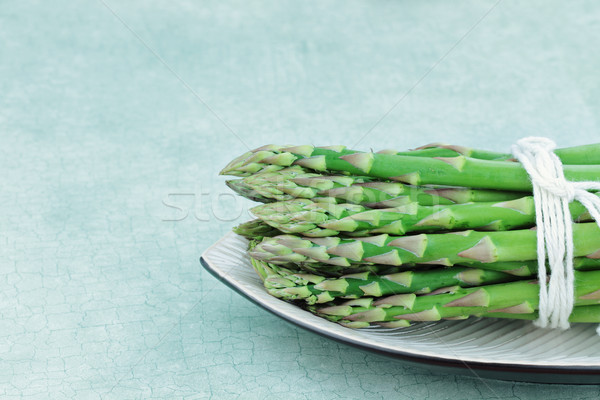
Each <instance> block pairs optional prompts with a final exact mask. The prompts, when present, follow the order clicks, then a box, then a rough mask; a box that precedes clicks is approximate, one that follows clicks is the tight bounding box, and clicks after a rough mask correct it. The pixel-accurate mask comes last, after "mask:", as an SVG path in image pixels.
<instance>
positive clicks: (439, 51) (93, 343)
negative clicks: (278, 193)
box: [0, 0, 600, 400]
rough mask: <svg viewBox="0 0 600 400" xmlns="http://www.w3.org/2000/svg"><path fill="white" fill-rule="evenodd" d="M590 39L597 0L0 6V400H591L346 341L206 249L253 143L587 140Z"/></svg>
mask: <svg viewBox="0 0 600 400" xmlns="http://www.w3.org/2000/svg"><path fill="white" fill-rule="evenodd" d="M599 40H600V5H598V3H597V2H594V1H591V0H590V1H571V2H560V1H533V2H518V1H516V0H504V1H499V2H495V1H489V0H488V1H463V2H446V1H441V0H440V1H427V2H421V1H413V2H410V1H372V2H358V1H318V2H317V1H310V2H294V1H269V2H263V1H227V2H220V1H202V2H200V1H197V2H193V1H178V2H172V1H166V0H165V1H141V0H140V1H115V0H104V1H97V0H86V1H78V2H72V1H65V0H54V1H17V0H4V1H1V2H0V135H1V136H0V137H1V139H2V141H1V143H0V168H1V173H0V263H1V265H0V266H1V268H0V317H1V318H0V398H2V399H20V398H23V399H48V398H52V399H63V398H69V399H70V398H76V399H178V398H186V399H204V398H215V399H235V398H244V399H264V398H266V399H278V398H282V397H287V398H294V399H325V398H327V399H331V398H334V399H335V398H357V399H363V398H369V399H371V398H373V399H377V398H384V397H385V398H399V399H431V400H435V399H476V398H485V399H490V398H500V399H535V398H545V399H560V398H565V397H568V398H577V399H584V398H589V399H594V398H597V397H598V396H599V393H600V390H599V388H598V387H593V386H592V387H590V386H588V387H568V386H551V385H528V384H513V383H506V382H496V381H482V380H479V379H477V378H476V377H456V376H447V375H438V374H434V373H431V372H429V371H428V370H427V369H419V368H412V367H407V366H404V365H403V364H401V363H398V362H394V361H389V360H387V359H383V358H379V357H377V356H374V355H369V354H365V353H362V352H360V351H357V350H354V349H351V348H348V347H345V346H342V345H338V344H336V343H334V342H332V341H329V340H326V339H323V338H321V337H317V336H315V335H313V334H309V333H307V332H304V331H301V330H298V329H296V328H294V327H292V326H289V325H287V324H286V323H284V322H282V321H281V320H279V319H277V318H276V317H274V316H272V315H270V314H267V313H266V312H264V311H262V310H260V309H259V308H257V307H256V306H254V305H252V304H250V303H249V302H248V301H246V300H244V299H243V298H241V297H240V296H238V295H237V294H234V293H232V292H231V291H230V290H229V289H228V288H226V287H225V286H224V285H223V284H221V283H219V282H217V281H216V280H215V279H214V278H213V277H212V276H210V275H209V274H208V273H207V272H205V271H203V270H202V268H201V267H200V265H199V263H198V258H199V256H200V254H201V253H202V251H204V250H205V249H206V248H207V247H208V246H209V245H210V244H212V243H213V242H215V241H216V240H217V239H218V238H219V237H221V236H222V235H223V234H224V233H225V232H227V231H228V230H229V229H230V228H231V227H232V226H233V225H234V224H236V223H237V222H239V221H242V220H244V219H246V218H247V213H246V209H247V207H248V203H246V202H244V201H242V200H239V199H237V200H236V199H234V198H233V197H231V196H229V195H227V194H226V193H229V192H228V191H227V190H226V189H225V188H224V184H223V181H224V179H223V178H222V177H218V176H217V172H218V170H219V169H220V167H222V166H223V165H224V164H225V163H226V162H227V161H228V160H229V159H230V158H232V157H233V156H236V155H238V154H240V153H242V152H244V151H245V150H246V145H247V146H249V147H256V146H259V145H261V144H265V143H269V142H276V143H314V144H337V143H345V144H347V145H350V146H352V145H354V146H356V147H358V148H362V149H368V148H385V147H396V148H409V147H412V146H416V145H419V144H423V143H427V142H431V141H445V142H455V143H460V144H466V145H470V146H479V147H487V148H491V149H495V150H507V148H508V146H509V144H510V143H512V142H513V141H514V140H515V139H517V138H519V137H521V136H524V135H530V134H543V135H547V136H550V137H552V138H554V139H556V140H557V141H558V142H559V143H560V144H561V145H575V144H582V143H586V142H592V141H598V139H599V132H600V127H599V126H598V116H599V115H600V78H599V73H598V71H599V70H600V55H599V53H598V43H599ZM382 118H383V119H382ZM361 138H362V139H361ZM357 142H360V143H357ZM244 143H245V144H244ZM223 194H224V195H223Z"/></svg>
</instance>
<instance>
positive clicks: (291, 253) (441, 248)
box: [221, 144, 600, 328]
mask: <svg viewBox="0 0 600 400" xmlns="http://www.w3.org/2000/svg"><path fill="white" fill-rule="evenodd" d="M556 154H557V155H558V156H559V158H560V159H561V161H562V162H563V164H564V173H565V176H566V178H567V179H570V180H574V181H581V180H592V181H597V180H600V144H595V145H587V146H578V147H571V148H564V149H559V150H557V151H556ZM221 174H226V175H233V176H238V177H240V179H235V180H230V181H228V182H227V185H228V186H229V187H230V188H232V189H233V190H234V191H236V192H237V193H239V194H240V195H242V196H245V197H247V198H250V199H252V200H256V201H259V202H261V203H264V204H261V205H259V206H257V207H254V208H253V209H252V212H253V214H254V215H255V216H256V217H257V219H256V220H254V221H250V222H247V223H244V224H241V225H240V226H238V227H236V228H235V229H234V231H235V232H236V233H238V234H240V235H243V236H245V237H247V238H248V239H249V240H250V244H249V249H248V254H249V255H250V258H251V261H252V265H253V267H254V269H255V271H256V272H257V274H258V275H259V276H260V278H261V279H262V281H263V283H264V286H265V288H266V290H267V291H268V292H269V293H270V294H272V295H273V296H276V297H278V298H281V299H283V300H286V301H290V302H294V303H295V304H297V305H298V306H301V307H304V308H305V309H307V310H309V311H311V312H313V313H315V314H317V315H319V316H322V317H324V318H327V319H329V320H332V321H335V322H338V323H340V324H342V325H345V326H348V327H352V328H362V327H367V326H370V325H380V326H385V327H402V326H407V325H409V324H410V323H411V321H437V320H441V319H465V318H468V317H469V316H480V317H493V318H518V319H536V318H537V314H536V310H537V307H538V294H539V288H540V286H539V285H540V282H538V281H537V280H536V278H535V277H536V273H537V269H538V265H537V245H536V232H535V230H534V228H535V226H534V225H535V221H536V218H535V205H534V201H533V197H532V194H531V189H532V187H531V182H530V180H529V177H528V175H527V172H526V171H525V170H524V169H523V168H522V166H521V165H520V164H519V163H518V162H515V160H514V159H513V158H512V156H511V155H510V154H503V153H496V152H490V151H484V150H476V149H470V148H466V147H462V146H452V145H441V144H434V145H427V146H423V147H421V148H418V149H415V150H409V151H404V152H400V151H396V150H384V151H381V152H378V153H373V152H360V151H356V150H350V149H347V148H345V147H343V146H330V147H314V146H308V145H304V146H275V145H268V146H263V147H260V148H258V149H256V150H254V151H251V152H248V153H246V154H243V155H242V156H240V157H238V158H236V159H235V160H233V161H232V162H231V163H229V165H227V166H226V167H225V168H224V169H223V171H221ZM570 211H571V215H572V217H573V220H574V221H575V222H576V223H575V224H574V229H573V235H574V245H575V246H574V255H575V257H576V258H575V260H574V267H575V269H576V272H575V308H574V310H573V312H572V313H571V317H570V319H571V321H572V322H600V228H599V227H598V225H597V224H596V223H595V222H593V221H592V220H591V218H590V215H589V213H588V212H587V210H586V209H585V207H583V206H582V205H581V204H579V203H577V202H573V203H571V205H570ZM588 221H592V222H588ZM542 284H546V283H545V282H543V283H542Z"/></svg>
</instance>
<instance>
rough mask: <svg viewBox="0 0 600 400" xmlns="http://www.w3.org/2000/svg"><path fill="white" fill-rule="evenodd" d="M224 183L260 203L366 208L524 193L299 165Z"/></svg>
mask: <svg viewBox="0 0 600 400" xmlns="http://www.w3.org/2000/svg"><path fill="white" fill-rule="evenodd" d="M226 183H227V185H228V186H229V187H230V188H231V189H233V190H234V191H235V192H237V193H238V194H240V195H242V196H244V197H247V198H249V199H251V200H255V201H259V202H262V203H268V202H272V201H273V200H279V201H283V200H291V199H293V198H306V199H311V198H319V199H321V198H324V197H332V198H335V199H336V201H337V202H347V203H352V204H362V205H365V206H367V207H369V208H386V207H397V206H400V205H403V204H406V203H409V202H417V203H419V204H421V205H424V206H433V205H449V204H457V203H468V202H483V201H507V200H514V199H517V198H520V197H522V196H523V193H519V192H508V191H499V190H483V189H479V190H477V189H467V188H456V187H438V188H434V187H429V188H422V187H415V186H409V185H404V184H402V183H399V182H390V181H387V182H381V181H377V180H375V179H374V178H370V177H365V176H348V175H321V174H317V173H313V172H308V170H306V169H304V168H302V167H299V166H293V167H289V168H284V169H282V170H280V171H272V172H261V173H257V174H253V175H250V176H248V177H245V178H243V179H237V180H229V181H227V182H226ZM319 201H321V200H319Z"/></svg>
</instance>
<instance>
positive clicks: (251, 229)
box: [233, 219, 281, 240]
mask: <svg viewBox="0 0 600 400" xmlns="http://www.w3.org/2000/svg"><path fill="white" fill-rule="evenodd" d="M233 232H234V233H237V234H238V235H241V236H243V237H245V238H246V239H248V240H262V239H263V238H264V237H272V236H276V235H280V234H281V231H279V230H277V229H275V228H273V227H272V226H270V225H268V224H266V223H264V222H263V221H261V220H260V219H253V220H251V221H247V222H244V223H242V224H240V225H238V226H236V227H235V228H233Z"/></svg>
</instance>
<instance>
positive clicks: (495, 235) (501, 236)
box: [250, 223, 600, 266]
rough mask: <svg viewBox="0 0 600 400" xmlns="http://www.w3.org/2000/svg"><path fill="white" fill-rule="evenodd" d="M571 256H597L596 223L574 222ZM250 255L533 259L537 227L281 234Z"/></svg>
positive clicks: (347, 261) (280, 259) (330, 260)
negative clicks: (350, 235) (347, 234)
mask: <svg viewBox="0 0 600 400" xmlns="http://www.w3.org/2000/svg"><path fill="white" fill-rule="evenodd" d="M573 237H574V243H575V249H574V256H575V257H582V256H585V257H588V258H592V259H598V258H600V228H599V227H598V225H596V224H595V223H583V224H575V225H574V227H573ZM250 255H251V256H252V257H254V258H257V259H260V260H263V261H267V262H273V263H288V262H323V263H327V264H334V265H341V266H349V265H352V264H359V263H373V264H386V265H396V266H399V265H403V264H410V263H419V264H423V263H424V264H435V265H446V266H451V265H455V264H461V263H469V262H481V263H484V264H487V263H493V262H497V261H523V260H535V259H537V247H536V232H535V231H533V230H514V231H504V232H478V231H465V232H454V233H443V234H420V235H409V236H399V237H398V236H390V235H387V234H382V235H378V236H370V237H363V238H340V237H326V238H301V237H297V236H293V235H280V236H275V237H272V238H265V239H263V240H262V242H260V243H259V244H258V245H257V246H256V248H254V249H253V250H252V251H251V252H250Z"/></svg>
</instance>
